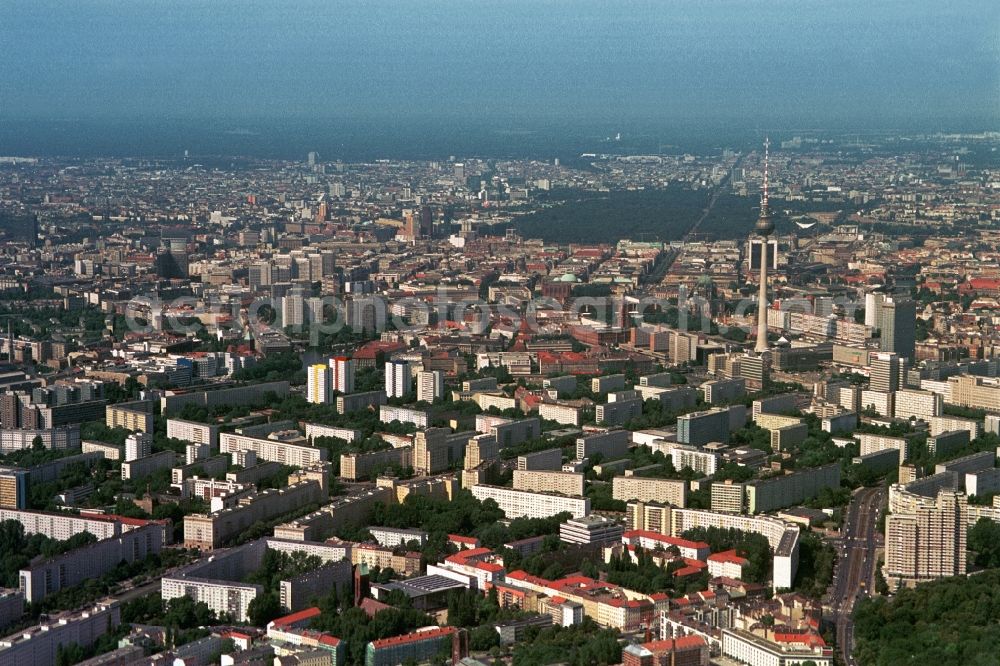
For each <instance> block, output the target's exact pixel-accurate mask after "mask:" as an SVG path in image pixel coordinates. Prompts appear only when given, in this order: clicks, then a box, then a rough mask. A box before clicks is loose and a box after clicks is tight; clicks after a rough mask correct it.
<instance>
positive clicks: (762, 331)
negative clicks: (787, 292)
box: [754, 139, 774, 354]
mask: <svg viewBox="0 0 1000 666" xmlns="http://www.w3.org/2000/svg"><path fill="white" fill-rule="evenodd" d="M770 147H771V142H770V141H769V140H768V139H764V186H763V188H762V190H761V195H760V217H758V218H757V224H756V225H754V230H755V231H756V232H757V235H758V236H760V237H761V238H762V239H763V242H762V243H761V244H760V293H759V294H758V296H757V344H756V346H755V347H754V351H756V352H757V353H758V354H763V353H764V352H766V351H767V245H768V243H767V237H768V236H770V235H771V234H772V233H774V222H773V221H772V220H771V208H770V207H769V206H768V202H767V168H768V158H769V150H770Z"/></svg>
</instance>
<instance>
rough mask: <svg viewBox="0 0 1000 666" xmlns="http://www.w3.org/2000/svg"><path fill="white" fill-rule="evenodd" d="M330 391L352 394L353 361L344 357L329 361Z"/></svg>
mask: <svg viewBox="0 0 1000 666" xmlns="http://www.w3.org/2000/svg"><path fill="white" fill-rule="evenodd" d="M330 373H331V390H333V391H340V392H341V393H343V394H345V395H346V394H348V393H354V361H353V360H352V359H349V358H347V357H346V356H335V357H333V358H331V359H330Z"/></svg>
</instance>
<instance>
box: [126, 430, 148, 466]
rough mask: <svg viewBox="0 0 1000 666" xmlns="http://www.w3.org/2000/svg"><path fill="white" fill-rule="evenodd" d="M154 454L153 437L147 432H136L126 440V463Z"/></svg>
mask: <svg viewBox="0 0 1000 666" xmlns="http://www.w3.org/2000/svg"><path fill="white" fill-rule="evenodd" d="M152 452H153V436H152V435H151V434H149V433H145V432H134V433H132V434H131V435H129V436H128V437H126V438H125V462H132V461H133V460H138V459H139V458H145V457H147V456H149V455H150V454H151V453H152Z"/></svg>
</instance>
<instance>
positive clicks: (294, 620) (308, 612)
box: [271, 606, 320, 627]
mask: <svg viewBox="0 0 1000 666" xmlns="http://www.w3.org/2000/svg"><path fill="white" fill-rule="evenodd" d="M319 614H320V610H319V608H316V607H315V606H313V607H312V608H306V609H305V610H300V611H299V612H297V613H292V614H291V615H286V616H284V617H279V618H278V619H276V620H272V621H271V623H272V624H273V625H274V626H276V627H284V626H290V625H293V624H300V623H302V622H305V621H306V620H311V619H312V618H314V617H317V616H318V615H319Z"/></svg>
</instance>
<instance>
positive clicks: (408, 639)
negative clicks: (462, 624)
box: [372, 627, 458, 650]
mask: <svg viewBox="0 0 1000 666" xmlns="http://www.w3.org/2000/svg"><path fill="white" fill-rule="evenodd" d="M457 631H458V629H456V628H455V627H438V628H436V629H428V630H427V631H415V632H413V633H412V634H403V635H402V636H390V637H389V638H383V639H381V640H377V641H372V647H374V648H375V649H376V650H378V649H380V648H385V647H390V646H393V645H402V644H405V643H416V642H418V641H424V640H429V639H433V638H442V637H444V636H450V635H451V634H454V633H455V632H457Z"/></svg>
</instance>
